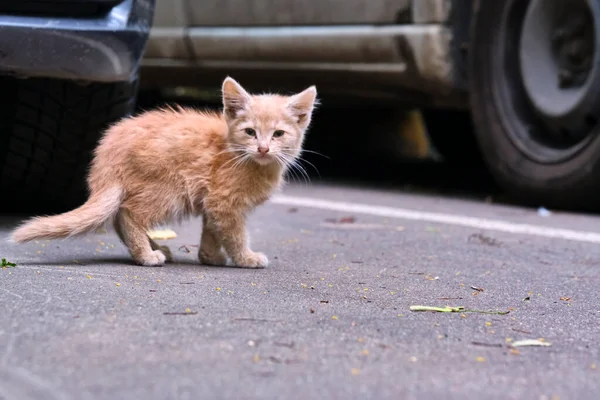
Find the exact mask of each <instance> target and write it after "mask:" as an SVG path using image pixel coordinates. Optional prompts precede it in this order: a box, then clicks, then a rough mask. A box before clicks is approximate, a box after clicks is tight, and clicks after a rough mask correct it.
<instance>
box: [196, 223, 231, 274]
mask: <svg viewBox="0 0 600 400" xmlns="http://www.w3.org/2000/svg"><path fill="white" fill-rule="evenodd" d="M198 259H199V260H200V262H201V263H202V264H205V265H227V254H225V251H223V246H222V245H221V241H220V240H219V236H218V234H217V231H216V229H215V227H214V226H213V225H212V224H211V223H210V221H209V220H208V218H207V217H206V215H203V216H202V238H201V239H200V249H199V250H198Z"/></svg>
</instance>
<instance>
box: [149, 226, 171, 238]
mask: <svg viewBox="0 0 600 400" xmlns="http://www.w3.org/2000/svg"><path fill="white" fill-rule="evenodd" d="M147 234H148V237H149V238H150V239H153V240H168V239H175V238H176V237H177V233H175V231H173V230H171V229H157V230H150V231H148V232H147Z"/></svg>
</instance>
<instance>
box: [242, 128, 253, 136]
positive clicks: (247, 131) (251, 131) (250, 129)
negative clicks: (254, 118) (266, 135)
mask: <svg viewBox="0 0 600 400" xmlns="http://www.w3.org/2000/svg"><path fill="white" fill-rule="evenodd" d="M244 132H246V135H248V136H256V131H255V130H254V129H252V128H246V129H244Z"/></svg>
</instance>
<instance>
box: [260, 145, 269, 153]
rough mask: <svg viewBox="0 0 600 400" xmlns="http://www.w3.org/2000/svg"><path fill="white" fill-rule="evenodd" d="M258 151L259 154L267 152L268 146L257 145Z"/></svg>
mask: <svg viewBox="0 0 600 400" xmlns="http://www.w3.org/2000/svg"><path fill="white" fill-rule="evenodd" d="M258 152H259V153H260V154H267V153H268V152H269V147H263V146H258Z"/></svg>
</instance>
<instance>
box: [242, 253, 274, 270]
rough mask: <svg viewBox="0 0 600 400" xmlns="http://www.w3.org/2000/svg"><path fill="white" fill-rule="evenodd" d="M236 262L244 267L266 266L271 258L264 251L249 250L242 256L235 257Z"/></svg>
mask: <svg viewBox="0 0 600 400" xmlns="http://www.w3.org/2000/svg"><path fill="white" fill-rule="evenodd" d="M233 261H234V263H235V265H236V266H238V267H244V268H265V267H266V266H268V265H269V259H268V258H267V256H266V255H264V254H263V253H255V252H253V251H249V252H247V253H245V254H244V255H243V256H242V257H240V258H235V259H234V260H233Z"/></svg>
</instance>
